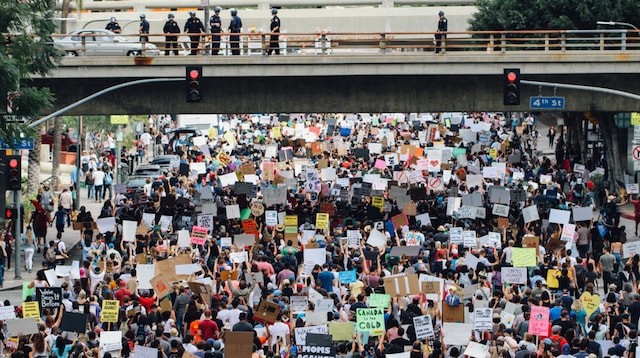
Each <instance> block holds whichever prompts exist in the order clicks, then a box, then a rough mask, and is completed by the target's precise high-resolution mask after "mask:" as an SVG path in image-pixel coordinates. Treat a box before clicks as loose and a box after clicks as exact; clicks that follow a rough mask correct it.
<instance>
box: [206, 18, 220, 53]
mask: <svg viewBox="0 0 640 358" xmlns="http://www.w3.org/2000/svg"><path fill="white" fill-rule="evenodd" d="M220 10H222V9H220V6H216V7H215V8H214V9H213V12H214V14H213V15H212V16H211V18H210V19H209V25H210V26H211V33H212V34H213V35H211V54H212V55H217V54H218V52H219V51H220V35H216V34H219V33H221V32H222V19H220Z"/></svg>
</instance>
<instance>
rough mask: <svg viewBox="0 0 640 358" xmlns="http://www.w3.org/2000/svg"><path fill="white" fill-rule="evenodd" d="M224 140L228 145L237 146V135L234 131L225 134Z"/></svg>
mask: <svg viewBox="0 0 640 358" xmlns="http://www.w3.org/2000/svg"><path fill="white" fill-rule="evenodd" d="M224 139H225V140H226V141H227V143H229V144H236V134H235V133H234V132H232V131H227V132H226V133H225V134H224Z"/></svg>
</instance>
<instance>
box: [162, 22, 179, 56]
mask: <svg viewBox="0 0 640 358" xmlns="http://www.w3.org/2000/svg"><path fill="white" fill-rule="evenodd" d="M167 17H168V18H169V20H168V21H167V22H165V23H164V27H163V28H162V32H164V33H165V35H167V36H165V41H166V45H165V46H166V47H165V49H164V55H165V56H169V52H171V48H173V54H174V55H176V56H178V36H177V35H169V34H179V33H180V26H178V23H177V22H176V21H175V20H174V16H173V14H169V15H168V16H167Z"/></svg>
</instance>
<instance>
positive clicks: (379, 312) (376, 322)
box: [356, 307, 385, 336]
mask: <svg viewBox="0 0 640 358" xmlns="http://www.w3.org/2000/svg"><path fill="white" fill-rule="evenodd" d="M356 328H357V330H358V332H370V333H371V335H374V336H376V335H379V334H382V333H384V330H385V328H384V309H383V308H381V307H375V308H358V309H357V310H356Z"/></svg>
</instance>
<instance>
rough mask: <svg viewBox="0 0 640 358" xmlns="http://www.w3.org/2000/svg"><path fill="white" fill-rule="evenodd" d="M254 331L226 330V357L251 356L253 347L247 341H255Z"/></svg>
mask: <svg viewBox="0 0 640 358" xmlns="http://www.w3.org/2000/svg"><path fill="white" fill-rule="evenodd" d="M253 335H254V332H236V331H229V330H228V331H226V332H225V333H224V357H225V358H246V357H251V354H252V347H251V344H247V342H252V341H253Z"/></svg>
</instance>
